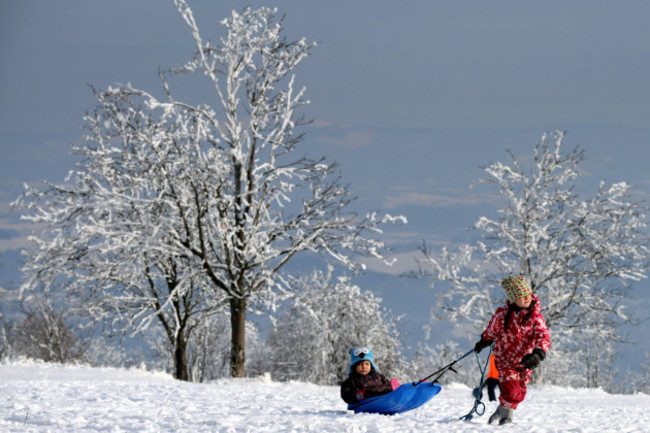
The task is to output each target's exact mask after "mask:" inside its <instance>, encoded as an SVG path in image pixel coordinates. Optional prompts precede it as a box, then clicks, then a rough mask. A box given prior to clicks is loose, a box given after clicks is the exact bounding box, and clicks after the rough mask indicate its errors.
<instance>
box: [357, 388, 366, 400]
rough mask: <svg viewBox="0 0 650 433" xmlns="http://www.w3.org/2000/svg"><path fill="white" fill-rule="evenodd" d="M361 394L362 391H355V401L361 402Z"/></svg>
mask: <svg viewBox="0 0 650 433" xmlns="http://www.w3.org/2000/svg"><path fill="white" fill-rule="evenodd" d="M363 394H364V392H363V389H361V390H359V391H357V394H356V395H355V397H356V398H357V401H361V400H363Z"/></svg>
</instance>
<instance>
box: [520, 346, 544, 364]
mask: <svg viewBox="0 0 650 433" xmlns="http://www.w3.org/2000/svg"><path fill="white" fill-rule="evenodd" d="M544 358H546V353H545V352H544V351H543V350H542V349H539V348H537V347H536V348H535V349H533V353H529V354H528V355H524V357H523V358H521V365H523V366H524V367H525V368H527V369H529V370H534V369H536V368H537V367H539V364H541V363H542V361H543V360H544Z"/></svg>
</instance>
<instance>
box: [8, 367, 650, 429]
mask: <svg viewBox="0 0 650 433" xmlns="http://www.w3.org/2000/svg"><path fill="white" fill-rule="evenodd" d="M470 394H471V393H470V389H469V388H467V387H465V386H461V385H449V386H445V387H443V390H442V392H441V393H440V394H438V395H437V396H436V397H434V399H433V400H431V401H430V402H429V403H427V404H426V405H425V406H423V407H421V408H419V409H416V410H413V411H411V412H406V413H403V414H399V415H394V416H383V415H369V414H361V415H354V414H352V413H351V412H347V411H346V409H345V407H346V406H345V404H344V403H343V401H342V400H341V399H340V398H339V395H338V388H337V387H324V386H316V385H312V384H306V383H295V382H294V383H276V382H272V381H271V380H270V379H269V378H267V377H261V378H257V379H227V380H219V381H215V382H211V383H207V384H192V383H183V382H179V381H176V380H174V379H172V378H171V376H169V375H167V374H162V373H150V372H145V371H140V370H126V369H111V368H90V367H84V366H61V365H51V364H43V363H32V362H14V363H4V364H0V431H1V432H224V433H225V432H251V433H258V432H273V433H277V432H327V433H338V432H381V433H386V432H420V431H423V432H424V431H426V432H493V431H504V432H506V431H509V432H519V431H526V432H581V433H587V432H650V396H648V395H645V394H637V395H610V394H606V393H605V392H603V391H600V390H575V389H566V388H559V387H543V388H533V389H531V390H530V392H529V396H528V397H527V399H526V401H525V402H524V403H523V404H522V405H521V406H520V408H519V409H518V410H517V411H516V412H515V422H514V424H512V425H509V426H503V427H495V426H489V425H487V424H486V422H487V416H488V415H489V414H490V413H491V412H492V411H493V410H494V408H495V403H488V404H487V410H486V414H485V415H484V416H482V417H474V418H473V419H472V420H471V421H469V422H466V421H460V420H459V419H458V418H459V417H461V416H462V415H465V414H466V413H468V412H469V410H470V409H471V407H472V397H471V395H470Z"/></svg>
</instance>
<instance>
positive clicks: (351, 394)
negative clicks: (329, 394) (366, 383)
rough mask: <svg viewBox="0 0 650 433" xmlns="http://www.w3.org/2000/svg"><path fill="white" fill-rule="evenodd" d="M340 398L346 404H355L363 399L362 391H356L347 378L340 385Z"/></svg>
mask: <svg viewBox="0 0 650 433" xmlns="http://www.w3.org/2000/svg"><path fill="white" fill-rule="evenodd" d="M341 398H342V399H343V401H344V402H346V403H347V404H352V403H356V402H358V401H360V400H363V398H364V390H363V389H357V388H356V387H355V386H354V382H353V381H352V380H350V379H349V378H348V379H346V380H345V382H343V384H342V385H341Z"/></svg>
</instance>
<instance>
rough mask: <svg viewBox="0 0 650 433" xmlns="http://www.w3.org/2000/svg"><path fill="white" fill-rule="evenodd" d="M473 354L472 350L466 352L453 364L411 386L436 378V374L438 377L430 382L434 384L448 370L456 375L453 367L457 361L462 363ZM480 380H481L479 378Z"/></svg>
mask: <svg viewBox="0 0 650 433" xmlns="http://www.w3.org/2000/svg"><path fill="white" fill-rule="evenodd" d="M473 352H474V349H472V350H470V351H469V352H467V353H466V354H464V355H463V356H461V357H460V358H458V359H457V360H455V361H453V362H450V363H449V364H447V365H445V366H444V367H442V368H441V369H440V370H438V371H434V372H433V373H431V374H430V375H428V376H427V377H425V378H424V379H420V380H419V382H413V386H417V385H419V384H421V383H422V382H425V381H426V380H427V379H430V378H431V377H433V376H436V374H437V375H438V376H436V377H435V378H434V379H432V380H431V383H436V382H438V380H439V379H440V378H441V377H442V375H443V374H445V373H446V372H448V371H449V370H451V371H453V372H454V373H458V372H457V371H456V370H454V365H455V364H456V363H458V362H459V361H462V360H463V359H465V358H467V357H468V356H469V355H471V354H472V353H473ZM481 380H483V379H482V378H481Z"/></svg>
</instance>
